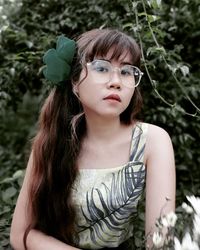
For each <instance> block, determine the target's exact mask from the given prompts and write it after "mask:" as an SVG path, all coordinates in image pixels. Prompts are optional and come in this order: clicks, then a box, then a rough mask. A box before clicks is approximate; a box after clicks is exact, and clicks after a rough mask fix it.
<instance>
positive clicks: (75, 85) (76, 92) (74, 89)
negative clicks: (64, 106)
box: [72, 83, 79, 99]
mask: <svg viewBox="0 0 200 250" xmlns="http://www.w3.org/2000/svg"><path fill="white" fill-rule="evenodd" d="M72 91H73V93H74V94H75V96H76V97H77V98H78V99H79V93H78V84H75V83H73V86H72Z"/></svg>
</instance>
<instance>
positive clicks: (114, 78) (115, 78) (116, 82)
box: [108, 70, 122, 89]
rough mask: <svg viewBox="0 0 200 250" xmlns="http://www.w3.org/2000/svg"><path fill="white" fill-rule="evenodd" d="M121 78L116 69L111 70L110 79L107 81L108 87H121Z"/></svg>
mask: <svg viewBox="0 0 200 250" xmlns="http://www.w3.org/2000/svg"><path fill="white" fill-rule="evenodd" d="M121 84H122V81H121V78H120V73H119V71H118V70H113V72H112V74H111V77H110V81H109V82H108V85H109V87H110V88H116V89H121Z"/></svg>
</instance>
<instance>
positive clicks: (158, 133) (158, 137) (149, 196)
mask: <svg viewBox="0 0 200 250" xmlns="http://www.w3.org/2000/svg"><path fill="white" fill-rule="evenodd" d="M145 155H146V165H147V176H146V209H145V210H146V212H145V214H146V218H145V231H146V235H149V234H150V235H152V233H153V232H155V231H157V230H156V226H155V222H156V219H158V218H159V217H160V216H162V215H165V214H167V213H169V212H170V211H174V210H175V195H176V194H175V189H176V180H175V179H176V177H175V163H174V152H173V146H172V143H171V139H170V137H169V135H168V134H167V132H166V131H165V130H163V129H161V128H160V127H157V126H154V125H149V132H148V137H147V143H146V151H145ZM147 243H148V244H149V245H150V246H151V245H152V237H151V238H150V239H149V240H148V241H147Z"/></svg>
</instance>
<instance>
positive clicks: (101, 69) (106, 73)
mask: <svg viewBox="0 0 200 250" xmlns="http://www.w3.org/2000/svg"><path fill="white" fill-rule="evenodd" d="M88 65H89V66H90V70H91V73H92V75H93V77H94V78H95V82H97V83H106V82H109V81H110V74H111V65H110V63H109V62H106V61H103V60H94V61H92V62H91V63H89V64H88Z"/></svg>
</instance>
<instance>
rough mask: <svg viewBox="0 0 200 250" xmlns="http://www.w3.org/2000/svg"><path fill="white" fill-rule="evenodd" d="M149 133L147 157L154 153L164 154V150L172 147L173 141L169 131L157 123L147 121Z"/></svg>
mask: <svg viewBox="0 0 200 250" xmlns="http://www.w3.org/2000/svg"><path fill="white" fill-rule="evenodd" d="M146 124H147V125H148V133H147V139H146V147H145V158H146V159H147V158H149V157H150V156H151V155H154V154H159V153H160V154H162V152H163V151H167V150H169V149H172V142H171V138H170V135H169V133H168V132H167V131H166V130H165V129H164V128H161V127H159V126H157V125H154V124H150V123H146Z"/></svg>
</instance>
